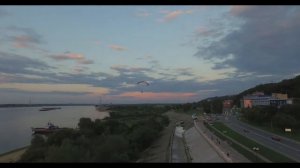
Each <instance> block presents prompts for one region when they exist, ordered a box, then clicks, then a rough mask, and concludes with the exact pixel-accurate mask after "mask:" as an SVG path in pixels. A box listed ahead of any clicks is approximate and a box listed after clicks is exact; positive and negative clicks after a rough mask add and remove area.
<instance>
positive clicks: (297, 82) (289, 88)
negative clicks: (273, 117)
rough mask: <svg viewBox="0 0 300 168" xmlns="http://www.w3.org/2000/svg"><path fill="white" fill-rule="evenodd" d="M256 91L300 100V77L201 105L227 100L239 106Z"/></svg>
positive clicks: (203, 102) (206, 100)
mask: <svg viewBox="0 0 300 168" xmlns="http://www.w3.org/2000/svg"><path fill="white" fill-rule="evenodd" d="M256 91H258V92H264V93H265V94H271V93H287V94H288V97H290V98H300V75H298V76H296V77H295V78H292V79H284V80H282V81H281V82H278V83H267V84H261V85H257V86H255V87H253V88H250V89H247V90H245V91H243V92H241V93H239V94H238V95H230V96H222V97H211V98H207V99H204V100H201V101H200V102H199V103H200V104H202V105H203V104H206V103H207V102H209V101H212V102H213V103H216V102H221V101H223V100H225V99H233V100H234V104H236V105H238V106H239V100H240V99H241V98H242V97H243V96H245V95H247V94H251V93H253V92H256ZM218 104H220V103H218Z"/></svg>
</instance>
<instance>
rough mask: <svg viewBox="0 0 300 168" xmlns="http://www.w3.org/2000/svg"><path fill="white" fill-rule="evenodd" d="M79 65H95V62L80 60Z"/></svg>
mask: <svg viewBox="0 0 300 168" xmlns="http://www.w3.org/2000/svg"><path fill="white" fill-rule="evenodd" d="M78 63H79V64H93V63H94V61H92V60H79V61H78Z"/></svg>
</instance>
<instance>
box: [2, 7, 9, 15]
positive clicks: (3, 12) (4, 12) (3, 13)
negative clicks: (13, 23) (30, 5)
mask: <svg viewBox="0 0 300 168" xmlns="http://www.w3.org/2000/svg"><path fill="white" fill-rule="evenodd" d="M7 15H9V13H8V12H7V11H6V10H4V9H3V8H0V17H3V16H7Z"/></svg>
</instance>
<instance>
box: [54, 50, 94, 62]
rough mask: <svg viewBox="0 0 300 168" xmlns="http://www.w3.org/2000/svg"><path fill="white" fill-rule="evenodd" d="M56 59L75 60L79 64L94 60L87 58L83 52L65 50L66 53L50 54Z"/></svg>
mask: <svg viewBox="0 0 300 168" xmlns="http://www.w3.org/2000/svg"><path fill="white" fill-rule="evenodd" d="M49 58H52V59H54V60H56V61H66V60H75V61H77V63H78V64H93V63H94V61H92V60H87V59H86V58H85V56H84V55H83V54H78V53H70V52H65V53H64V54H57V55H50V56H49Z"/></svg>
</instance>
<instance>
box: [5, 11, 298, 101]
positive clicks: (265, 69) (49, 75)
mask: <svg viewBox="0 0 300 168" xmlns="http://www.w3.org/2000/svg"><path fill="white" fill-rule="evenodd" d="M299 37H300V7H299V6H192V5H189V6H175V5H172V6H159V5H156V6H142V5H135V6H129V5H128V6H100V5H99V6H96V5H95V6H37V5H35V6H0V95H1V96H0V104H6V103H28V102H29V101H31V102H32V103H97V102H98V101H99V97H102V100H103V102H104V103H186V102H195V101H200V100H201V99H204V98H207V97H212V96H223V95H227V94H237V93H239V92H241V91H243V90H245V89H248V88H250V87H253V86H255V85H258V84H263V83H270V82H278V81H281V80H282V79H287V78H292V77H295V76H296V75H299V74H300V66H299V63H300V38H299ZM139 81H148V82H149V84H150V85H149V86H146V85H137V84H136V83H137V82H139Z"/></svg>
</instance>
